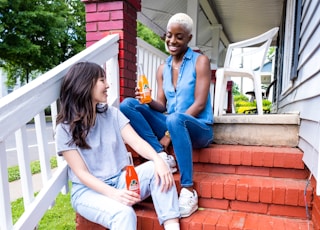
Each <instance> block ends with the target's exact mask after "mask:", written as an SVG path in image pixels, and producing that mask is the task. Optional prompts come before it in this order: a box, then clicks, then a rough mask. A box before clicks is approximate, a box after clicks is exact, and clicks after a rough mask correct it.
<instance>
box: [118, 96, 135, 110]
mask: <svg viewBox="0 0 320 230" xmlns="http://www.w3.org/2000/svg"><path fill="white" fill-rule="evenodd" d="M137 102H138V101H137V100H136V99H135V98H132V97H127V98H125V99H124V100H123V101H122V102H121V103H120V106H119V107H120V110H121V111H125V110H126V109H128V108H130V107H134V106H135V105H136V104H137Z"/></svg>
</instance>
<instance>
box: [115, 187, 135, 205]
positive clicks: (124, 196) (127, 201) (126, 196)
mask: <svg viewBox="0 0 320 230" xmlns="http://www.w3.org/2000/svg"><path fill="white" fill-rule="evenodd" d="M111 198H112V199H114V200H116V201H119V202H120V203H122V204H124V205H127V206H132V205H134V204H136V203H138V202H140V201H141V199H140V195H139V194H138V193H136V192H133V191H129V190H127V189H119V190H117V191H116V192H114V193H112V197H111Z"/></svg>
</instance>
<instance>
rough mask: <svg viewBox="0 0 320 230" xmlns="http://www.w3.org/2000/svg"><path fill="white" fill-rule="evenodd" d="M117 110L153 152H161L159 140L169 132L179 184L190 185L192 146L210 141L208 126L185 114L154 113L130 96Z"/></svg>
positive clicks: (211, 137)
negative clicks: (177, 168)
mask: <svg viewBox="0 0 320 230" xmlns="http://www.w3.org/2000/svg"><path fill="white" fill-rule="evenodd" d="M120 110H121V112H122V113H123V114H124V115H125V116H126V117H127V118H129V119H130V124H131V125H132V127H133V128H134V129H135V130H136V132H137V133H138V134H139V135H140V136H141V137H142V138H143V139H144V140H146V141H147V142H148V143H149V144H150V145H151V146H152V147H153V148H154V149H155V150H156V151H157V152H161V151H163V146H162V145H161V144H160V142H159V140H160V139H161V138H162V137H163V136H164V133H165V131H167V130H168V131H169V133H170V136H171V141H172V145H173V150H174V153H175V155H176V159H177V163H178V166H179V170H180V183H181V186H182V187H190V186H193V179H192V178H193V177H192V175H193V163H192V149H193V148H203V147H207V146H208V145H209V144H211V143H212V141H213V129H212V125H208V124H205V123H203V122H202V121H200V120H198V119H196V118H195V117H193V116H190V115H188V114H185V113H172V114H164V113H160V112H157V111H155V110H153V109H151V108H150V107H149V106H148V105H145V104H140V103H139V101H138V100H136V99H134V98H126V99H125V100H123V102H121V104H120Z"/></svg>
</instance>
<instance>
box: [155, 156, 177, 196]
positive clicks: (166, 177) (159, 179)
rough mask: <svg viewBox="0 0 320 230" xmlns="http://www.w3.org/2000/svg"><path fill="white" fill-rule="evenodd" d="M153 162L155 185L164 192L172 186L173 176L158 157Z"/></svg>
mask: <svg viewBox="0 0 320 230" xmlns="http://www.w3.org/2000/svg"><path fill="white" fill-rule="evenodd" d="M153 162H154V164H155V178H156V183H157V185H160V186H161V191H162V192H166V191H168V190H169V189H170V188H171V187H172V186H173V185H174V178H173V175H172V173H171V171H170V169H169V166H168V165H167V164H166V162H164V160H163V159H162V158H161V157H160V156H158V157H157V158H156V159H154V161H153Z"/></svg>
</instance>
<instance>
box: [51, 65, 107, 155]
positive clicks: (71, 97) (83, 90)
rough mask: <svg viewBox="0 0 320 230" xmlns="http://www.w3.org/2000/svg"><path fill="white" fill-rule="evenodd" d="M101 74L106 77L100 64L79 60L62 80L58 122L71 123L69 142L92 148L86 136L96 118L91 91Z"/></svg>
mask: <svg viewBox="0 0 320 230" xmlns="http://www.w3.org/2000/svg"><path fill="white" fill-rule="evenodd" d="M101 76H103V77H105V71H104V69H103V68H102V67H101V66H99V65H98V64H96V63H92V62H79V63H77V64H75V65H73V66H72V67H71V68H70V69H69V71H68V72H67V74H66V75H65V76H64V78H63V80H62V84H61V90H60V98H59V99H60V111H59V113H58V116H57V124H59V123H64V124H69V125H70V130H69V131H70V133H71V135H72V140H70V142H68V144H76V145H77V146H79V147H81V148H86V149H89V148H90V146H89V145H88V143H87V142H86V137H87V134H88V133H89V130H90V128H91V127H92V126H93V124H94V119H95V111H93V105H92V95H91V92H92V89H93V87H94V86H95V84H96V82H97V81H98V78H99V77H101Z"/></svg>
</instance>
